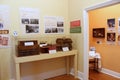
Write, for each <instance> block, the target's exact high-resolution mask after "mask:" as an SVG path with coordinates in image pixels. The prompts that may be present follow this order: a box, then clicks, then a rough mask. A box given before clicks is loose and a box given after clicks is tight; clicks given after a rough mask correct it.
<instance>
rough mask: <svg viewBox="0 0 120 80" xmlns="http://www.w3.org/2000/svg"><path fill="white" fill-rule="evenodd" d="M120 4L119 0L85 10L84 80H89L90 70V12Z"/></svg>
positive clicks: (110, 0)
mask: <svg viewBox="0 0 120 80" xmlns="http://www.w3.org/2000/svg"><path fill="white" fill-rule="evenodd" d="M118 3H120V1H119V0H109V1H106V2H103V3H100V4H97V5H95V6H91V7H88V8H86V9H84V11H83V16H84V80H88V77H89V75H88V74H89V69H88V66H89V64H88V60H89V58H88V51H89V35H88V34H89V27H88V26H89V25H88V24H89V20H88V11H90V10H95V9H98V8H103V7H106V6H111V5H114V4H118Z"/></svg>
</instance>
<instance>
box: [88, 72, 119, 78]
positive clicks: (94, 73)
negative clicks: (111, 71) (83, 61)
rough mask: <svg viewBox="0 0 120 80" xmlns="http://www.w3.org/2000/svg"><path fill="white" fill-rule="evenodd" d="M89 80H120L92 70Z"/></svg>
mask: <svg viewBox="0 0 120 80" xmlns="http://www.w3.org/2000/svg"><path fill="white" fill-rule="evenodd" d="M89 80H120V79H118V78H115V77H112V76H109V75H107V74H103V73H101V72H97V71H94V70H90V72H89Z"/></svg>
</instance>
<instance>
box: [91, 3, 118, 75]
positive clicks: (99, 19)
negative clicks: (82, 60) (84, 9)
mask: <svg viewBox="0 0 120 80" xmlns="http://www.w3.org/2000/svg"><path fill="white" fill-rule="evenodd" d="M119 7H120V4H116V5H112V6H109V7H105V8H100V9H96V10H92V11H89V26H90V31H89V34H90V35H89V38H90V39H89V40H90V46H94V47H95V48H96V52H98V53H100V55H101V60H102V68H105V69H109V70H112V71H115V72H118V73H120V64H119V62H118V61H119V59H120V54H119V52H120V50H119V49H120V45H119V44H118V26H119V24H118V19H119V18H120V11H119V10H118V8H119ZM113 18H114V19H115V29H114V30H113V31H111V30H108V29H109V27H108V25H107V19H113ZM93 28H105V38H93V34H92V29H93ZM109 32H110V33H112V32H115V33H116V36H115V39H116V40H115V42H113V43H111V42H108V41H107V33H109ZM97 41H99V42H100V43H97Z"/></svg>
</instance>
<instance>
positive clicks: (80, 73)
mask: <svg viewBox="0 0 120 80" xmlns="http://www.w3.org/2000/svg"><path fill="white" fill-rule="evenodd" d="M70 74H71V75H74V70H73V69H71V71H70ZM78 78H79V79H80V80H83V72H80V71H78Z"/></svg>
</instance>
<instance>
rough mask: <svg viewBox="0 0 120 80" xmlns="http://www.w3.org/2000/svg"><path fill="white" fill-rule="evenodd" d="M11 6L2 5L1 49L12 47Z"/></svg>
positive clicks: (0, 10)
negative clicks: (10, 33)
mask: <svg viewBox="0 0 120 80" xmlns="http://www.w3.org/2000/svg"><path fill="white" fill-rule="evenodd" d="M9 14H10V13H9V6H6V5H0V48H7V47H10V35H9V28H10V16H9Z"/></svg>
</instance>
